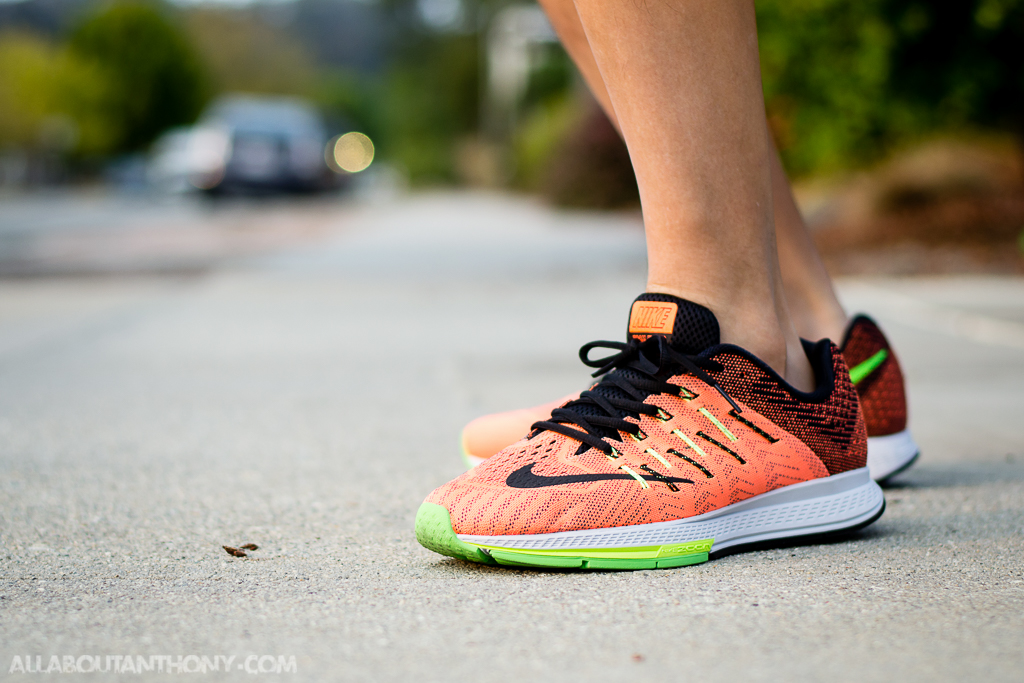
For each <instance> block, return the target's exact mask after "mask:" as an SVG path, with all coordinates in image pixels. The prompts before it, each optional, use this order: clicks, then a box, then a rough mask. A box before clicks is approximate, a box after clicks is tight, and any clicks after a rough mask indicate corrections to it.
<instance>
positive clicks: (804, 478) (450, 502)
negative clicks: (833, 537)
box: [416, 294, 884, 569]
mask: <svg viewBox="0 0 1024 683" xmlns="http://www.w3.org/2000/svg"><path fill="white" fill-rule="evenodd" d="M631 313H632V314H631V317H630V337H629V341H628V343H612V342H593V343H591V344H587V345H586V346H584V347H583V349H581V352H580V353H581V358H583V360H584V362H586V363H587V364H588V365H591V366H592V367H599V368H600V369H599V370H598V372H597V373H595V374H597V375H600V376H601V380H600V381H599V382H598V383H597V384H596V385H595V386H594V387H593V388H592V389H590V390H588V391H585V392H583V393H582V394H581V395H580V397H579V398H577V399H575V400H572V401H569V402H568V403H566V404H565V405H563V406H561V407H559V408H556V409H554V410H553V411H552V412H551V414H550V415H549V416H547V419H545V420H542V421H540V422H537V423H535V424H534V425H533V426H532V428H531V429H532V431H531V432H530V434H528V435H527V436H526V437H525V438H523V439H522V440H520V441H518V442H517V443H515V444H513V445H511V446H509V447H507V448H505V449H504V450H502V451H501V452H500V453H498V454H497V455H496V456H494V457H492V458H488V459H487V461H486V462H484V463H483V464H481V465H480V466H478V467H475V468H473V469H472V470H471V471H469V472H467V473H465V474H463V475H462V476H461V477H459V478H457V479H455V480H454V481H451V482H449V483H448V484H445V485H444V486H442V487H440V488H438V489H437V490H435V491H434V492H433V493H431V494H430V496H428V497H427V499H426V501H425V502H424V503H423V505H422V506H421V507H420V510H419V513H418V514H417V519H416V535H417V538H418V539H419V541H420V543H421V544H423V545H424V546H425V547H427V548H429V549H431V550H434V551H436V552H438V553H441V554H444V555H450V556H452V557H458V558H461V559H465V560H471V561H475V562H484V563H488V564H509V565H519V566H537V567H579V568H591V569H650V568H656V567H675V566H682V565H687V564H695V563H699V562H704V561H706V560H707V559H708V558H709V556H711V555H713V554H715V553H721V552H723V551H726V550H729V551H730V552H731V551H732V550H735V549H737V548H741V547H743V546H745V545H749V544H752V543H758V542H762V541H768V540H776V539H784V538H792V537H799V536H807V535H818V534H823V533H832V532H840V531H849V530H851V529H855V528H859V527H861V526H864V525H866V524H869V523H871V522H872V521H874V520H875V519H877V518H878V516H879V515H881V513H882V510H883V509H884V499H883V497H882V492H881V489H879V488H878V485H877V484H875V483H874V482H873V481H872V480H871V478H870V476H869V474H868V469H867V447H866V438H867V437H866V432H865V428H864V421H863V418H862V416H861V411H860V408H859V403H858V401H857V394H856V390H855V389H854V387H853V384H852V383H851V382H850V379H849V372H848V370H847V367H846V364H845V362H844V361H843V358H842V356H841V355H840V354H839V352H838V349H837V348H836V347H835V346H833V345H832V344H831V342H828V341H822V342H819V343H817V344H814V345H812V344H809V343H808V344H806V345H805V350H806V353H807V356H808V360H809V362H810V363H811V365H812V367H813V368H814V371H815V376H816V381H817V386H816V388H815V390H814V391H813V392H811V393H803V392H800V391H798V390H796V389H794V388H793V387H792V386H790V385H789V384H788V383H787V382H786V381H785V380H784V379H782V378H781V377H780V376H779V375H778V374H777V373H776V372H775V371H773V370H772V369H771V368H769V367H768V366H767V365H765V364H764V363H763V362H761V361H760V360H759V359H758V358H756V357H754V356H753V355H752V354H750V353H749V352H747V351H745V350H743V349H741V348H739V347H736V346H732V345H728V344H719V343H718V326H717V321H716V320H715V318H714V315H712V314H711V312H710V311H708V310H707V309H706V308H703V307H701V306H698V305H696V304H693V303H690V302H688V301H685V300H682V299H676V298H675V297H671V296H666V295H652V294H644V295H641V296H640V298H639V299H638V300H637V301H636V302H635V303H634V304H633V309H632V312H631ZM650 316H655V317H657V316H662V318H661V322H662V326H661V327H660V328H659V330H660V331H658V332H652V330H653V329H655V326H653V325H650V324H646V325H641V323H643V322H645V321H646V322H649V321H650V320H651V318H650ZM595 348H608V349H613V350H616V351H618V353H616V354H614V355H612V356H609V357H607V358H602V359H600V360H596V361H595V360H590V358H589V354H590V352H591V351H592V350H593V349H595Z"/></svg>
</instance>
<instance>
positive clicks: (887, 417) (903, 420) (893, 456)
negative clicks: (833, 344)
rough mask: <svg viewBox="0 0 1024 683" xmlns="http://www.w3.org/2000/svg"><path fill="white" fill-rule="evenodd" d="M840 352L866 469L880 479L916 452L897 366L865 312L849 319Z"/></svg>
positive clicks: (906, 464) (897, 470)
mask: <svg viewBox="0 0 1024 683" xmlns="http://www.w3.org/2000/svg"><path fill="white" fill-rule="evenodd" d="M842 351H843V358H845V359H846V363H847V365H849V367H850V379H851V380H852V381H853V384H854V386H856V387H857V395H858V396H859V397H860V407H861V410H863V411H864V424H865V425H867V430H868V468H869V469H870V470H871V477H872V478H873V479H874V480H875V481H885V480H886V479H888V478H889V477H892V476H893V475H895V474H899V473H900V472H902V471H904V470H905V469H907V468H908V467H910V466H911V465H913V464H914V461H915V460H917V457H918V455H919V454H920V450H919V449H918V447H917V443H915V441H914V437H913V436H911V434H910V430H909V429H907V395H906V391H905V390H904V388H903V371H902V370H901V369H900V363H899V361H898V360H896V354H895V353H893V350H892V347H890V346H889V340H888V339H886V338H885V335H884V334H882V330H880V329H879V328H878V325H877V324H876V323H875V321H874V320H872V319H871V318H869V317H867V316H866V315H858V316H855V317H854V318H853V320H851V321H850V325H849V326H848V327H847V328H846V335H845V336H844V337H843V346H842Z"/></svg>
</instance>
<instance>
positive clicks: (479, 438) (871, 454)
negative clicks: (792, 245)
mask: <svg viewBox="0 0 1024 683" xmlns="http://www.w3.org/2000/svg"><path fill="white" fill-rule="evenodd" d="M842 354H843V358H844V359H845V360H846V362H847V364H849V366H850V375H851V378H852V379H853V383H854V385H856V387H857V394H858V395H859V397H860V403H861V409H862V410H863V411H864V423H865V425H866V426H867V431H868V468H869V469H870V470H871V477H872V478H873V479H874V480H875V481H884V480H886V479H888V478H889V477H892V476H893V475H895V474H898V473H899V472H902V471H903V470H905V469H907V468H908V467H910V466H911V465H912V464H914V461H915V460H916V459H917V456H918V454H919V451H918V447H917V444H916V443H915V442H914V438H913V437H912V436H911V434H910V430H908V429H907V399H906V394H905V392H904V389H903V372H902V371H901V370H900V364H899V361H897V360H896V354H895V353H894V352H893V350H892V348H891V347H890V346H889V341H888V340H887V339H886V338H885V335H884V334H882V331H881V330H880V329H879V328H878V325H877V324H876V323H875V321H873V320H872V319H871V318H869V317H867V316H865V315H858V316H856V317H855V318H854V319H853V320H851V321H850V325H849V327H847V329H846V334H845V335H844V338H843V346H842ZM576 398H579V392H577V393H575V394H570V395H568V396H564V397H562V398H560V399H558V400H557V401H552V402H551V403H545V404H543V405H539V406H534V407H532V408H521V409H519V410H509V411H506V412H503V413H492V414H490V415H484V416H482V417H478V418H477V419H475V420H473V421H472V422H470V423H469V424H467V425H466V426H465V427H464V428H463V430H462V439H461V445H462V459H463V461H464V462H465V463H466V467H467V468H470V467H475V466H476V465H479V464H480V463H482V462H483V461H484V460H486V459H487V458H489V457H491V456H492V455H494V454H496V453H497V452H498V451H500V450H501V449H503V448H505V446H508V445H509V444H511V443H515V442H516V441H518V440H519V439H520V438H522V436H523V435H524V434H526V433H527V432H528V431H529V430H530V425H532V424H533V423H534V422H537V421H538V420H543V419H545V418H546V417H547V416H548V415H550V414H551V411H552V410H554V409H555V408H557V407H559V406H561V405H563V404H565V403H568V402H569V401H572V400H574V399H576Z"/></svg>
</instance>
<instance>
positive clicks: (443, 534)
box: [416, 503, 714, 570]
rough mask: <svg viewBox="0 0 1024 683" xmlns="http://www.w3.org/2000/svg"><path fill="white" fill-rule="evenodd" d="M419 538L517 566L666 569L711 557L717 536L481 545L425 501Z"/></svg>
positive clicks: (454, 552)
mask: <svg viewBox="0 0 1024 683" xmlns="http://www.w3.org/2000/svg"><path fill="white" fill-rule="evenodd" d="M416 539H417V540H418V541H419V542H420V544H421V545H422V546H423V547H425V548H427V549H429V550H433V551H434V552H436V553H440V554H442V555H447V556H449V557H456V558H459V559H462V560H469V561H470V562H481V563H485V564H495V563H497V564H502V565H509V566H513V567H547V568H557V569H611V570H636V569H663V568H668V567H683V566H686V565H690V564H700V563H702V562H707V561H708V553H710V552H711V546H712V545H713V544H714V539H705V540H701V541H692V542H690V543H670V544H667V545H652V546H640V547H634V548H581V549H573V550H520V549H518V548H498V547H494V546H478V545H476V544H473V543H466V542H465V541H461V540H459V538H458V536H456V535H455V532H454V531H453V530H452V520H451V515H450V514H449V513H448V510H446V509H445V508H443V507H442V506H440V505H435V504H433V503H423V505H421V506H420V509H419V512H418V513H417V514H416Z"/></svg>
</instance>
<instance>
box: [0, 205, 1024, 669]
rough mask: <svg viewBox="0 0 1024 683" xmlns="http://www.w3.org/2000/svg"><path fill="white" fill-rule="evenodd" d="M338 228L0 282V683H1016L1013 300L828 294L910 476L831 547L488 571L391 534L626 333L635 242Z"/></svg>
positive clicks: (1021, 466) (890, 289)
mask: <svg viewBox="0 0 1024 683" xmlns="http://www.w3.org/2000/svg"><path fill="white" fill-rule="evenodd" d="M336 211H337V216H336V223H335V226H336V227H335V228H334V229H331V230H327V231H325V232H321V233H318V235H319V237H318V241H317V242H316V243H315V244H313V245H308V244H307V245H306V246H302V247H301V248H289V249H284V248H279V249H271V250H264V251H263V252H262V255H259V256H251V255H250V256H245V257H241V258H234V259H223V260H221V261H218V262H217V264H216V265H215V267H209V268H207V269H205V270H204V271H203V272H202V273H199V274H196V273H193V274H191V275H187V276H186V275H180V276H177V277H157V276H150V277H147V276H144V275H138V274H136V275H133V276H131V277H128V276H109V277H92V278H64V279H61V278H37V279H16V280H3V281H0V671H3V672H4V674H3V675H4V676H6V677H7V679H10V680H20V678H19V677H21V676H22V675H23V674H21V673H19V672H15V673H8V671H9V669H10V668H11V667H12V665H13V664H14V663H15V662H16V661H18V662H23V663H24V662H26V661H27V663H28V665H29V667H30V668H33V667H35V662H36V657H39V661H40V662H41V665H42V667H43V668H44V669H45V668H46V667H47V665H48V663H49V662H50V657H51V656H54V655H56V656H58V657H61V658H63V657H67V656H74V657H76V658H77V657H81V656H82V655H98V656H100V657H101V660H100V661H101V663H102V662H106V661H107V660H106V657H107V656H108V655H110V656H131V657H132V658H133V662H137V661H138V657H143V659H144V660H145V661H149V660H148V658H149V657H150V656H152V655H168V656H170V657H172V658H174V659H172V660H171V661H177V659H176V658H177V657H179V656H183V657H187V656H189V655H196V656H198V657H202V656H206V657H208V658H210V659H211V660H212V658H213V657H214V656H217V655H221V656H226V657H231V656H234V657H235V659H234V660H232V667H231V671H230V672H228V673H225V672H224V671H222V670H221V671H217V672H209V673H207V674H206V675H205V676H204V678H206V677H208V678H211V679H214V680H218V679H222V678H245V677H247V676H249V674H246V673H245V672H244V671H241V670H238V668H237V667H238V666H239V665H240V664H243V663H245V662H246V658H247V657H250V656H256V657H257V658H258V657H259V656H263V655H272V656H274V657H277V656H278V655H283V656H285V657H290V656H294V657H295V661H296V671H294V672H285V673H281V674H276V675H275V674H265V675H264V676H263V677H269V678H277V679H282V680H293V681H299V680H340V681H461V680H474V681H513V680H540V681H547V680H568V679H576V680H588V681H620V680H623V681H624V680H630V681H633V680H710V681H719V680H721V681H725V680H730V681H733V680H754V681H761V680H764V681H774V680H808V681H818V680H828V679H831V680H856V681H890V680H899V681H934V680H957V679H966V678H970V679H975V678H981V679H984V680H992V681H1020V680H1022V679H1024V673H1022V672H1024V280H1021V279H1006V278H981V277H972V278H941V279H927V278H915V279H890V280H885V279H870V280H869V279H849V280H844V281H843V282H841V283H840V290H841V294H842V296H843V298H844V299H845V300H846V301H847V303H848V304H849V305H850V306H851V307H854V308H857V309H865V310H867V311H869V312H871V313H873V314H875V315H876V316H877V317H878V318H879V319H880V321H881V322H882V323H883V325H884V327H885V329H886V330H887V331H888V333H889V334H890V336H891V338H892V340H893V342H894V344H895V345H896V347H897V349H899V350H900V352H901V354H902V355H901V360H902V362H903V365H904V368H905V370H906V373H907V376H908V381H909V391H910V398H911V411H912V415H911V420H912V422H911V425H912V427H913V429H914V432H915V435H916V437H917V439H918V441H919V443H920V444H921V446H922V449H923V455H922V458H921V460H920V463H919V464H918V465H917V466H916V467H915V468H913V469H912V470H910V471H909V472H907V473H905V474H903V475H901V476H900V477H899V478H898V479H897V481H896V483H895V485H893V486H891V487H890V488H888V489H887V490H886V498H887V502H888V509H887V511H886V513H885V515H884V516H883V517H882V518H881V520H880V521H878V522H877V523H876V524H874V525H873V526H871V527H869V528H868V529H866V530H864V531H862V532H860V533H858V534H857V535H855V536H853V537H852V538H849V539H845V540H842V541H839V542H833V543H828V544H823V545H797V546H793V547H786V548H778V549H773V550H762V551H756V552H749V553H745V554H738V555H733V556H729V557H726V558H722V559H720V560H717V561H713V562H710V563H707V564H704V565H699V566H694V567H685V568H681V569H673V570H658V571H640V572H632V573H589V574H579V573H570V572H539V571H518V570H509V569H497V568H491V567H484V566H475V565H470V564H467V563H462V562H459V561H455V560H451V559H447V558H442V557H440V556H438V555H435V554H433V553H431V552H429V551H427V550H425V549H423V548H421V547H420V546H419V545H418V544H417V543H416V541H415V538H414V535H413V532H412V525H413V518H414V515H415V511H416V508H417V507H418V505H419V503H420V502H421V501H422V499H423V498H424V496H426V494H427V493H429V492H430V490H431V489H432V488H434V487H435V486H438V485H440V484H442V483H444V482H445V481H447V480H448V479H450V478H452V477H454V476H456V475H458V474H459V472H460V462H459V458H458V448H457V436H458V433H459V429H460V428H461V426H462V425H463V424H464V422H466V421H467V420H469V419H471V418H473V417H475V416H477V415H479V414H482V413H484V412H487V411H492V410H500V409H507V408H513V407H517V406H523V405H528V404H532V403H535V402H541V401H546V400H550V399H551V398H553V397H556V396H559V395H562V394H564V393H567V392H568V391H571V390H573V389H576V388H578V387H580V386H581V385H583V384H584V383H585V381H586V378H587V375H586V373H585V372H584V368H582V366H581V365H580V364H579V362H578V361H577V360H576V349H577V347H578V346H580V345H581V344H583V343H585V342H587V341H590V340H593V339H618V338H620V337H621V336H622V334H623V328H624V325H625V316H626V310H627V308H628V305H629V302H630V301H631V300H632V298H633V297H634V296H635V295H636V294H637V293H638V292H639V291H641V289H642V286H643V281H644V242H643V234H642V231H641V229H640V226H639V222H638V219H637V217H636V216H634V215H628V214H622V215H619V214H586V213H558V212H554V211H551V210H548V209H545V208H543V207H541V206H540V205H537V204H535V203H533V202H531V201H530V200H526V199H520V198H513V197H506V196H501V195H470V194H428V195H418V196H412V197H408V198H405V199H401V200H396V201H394V202H391V203H388V204H386V205H381V204H368V205H339V206H338V207H337V209H336ZM282 220H286V218H285V219H282ZM332 220H333V219H332ZM243 543H256V544H258V545H259V546H260V548H259V550H257V551H254V552H252V553H250V557H248V558H232V557H229V556H228V555H227V554H226V553H225V552H224V551H223V550H222V549H221V546H222V545H234V546H237V545H241V544H243ZM16 657H17V658H18V659H17V660H16V659H15V658H16ZM62 661H63V659H62ZM79 661H82V662H83V666H86V667H88V666H89V665H90V662H91V660H79ZM121 661H124V660H121ZM183 661H184V660H183ZM192 661H193V663H195V662H198V661H200V660H192ZM218 661H221V660H218ZM266 661H267V662H268V663H267V664H266V668H271V667H270V665H269V660H266ZM249 662H250V664H251V665H252V666H256V665H258V663H259V662H260V660H259V659H253V660H249ZM102 666H103V664H101V668H102ZM24 675H26V676H27V675H29V674H24ZM195 675H199V676H201V674H195ZM51 676H52V674H51ZM87 677H88V678H89V679H90V680H91V679H97V680H106V679H111V680H112V679H114V678H117V676H115V675H114V674H112V673H107V674H95V673H94V674H88V675H87ZM123 677H130V678H132V679H133V680H135V679H138V680H148V679H153V678H157V679H165V678H166V677H167V673H166V672H164V673H159V672H149V673H143V674H138V675H130V674H129V675H123Z"/></svg>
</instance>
